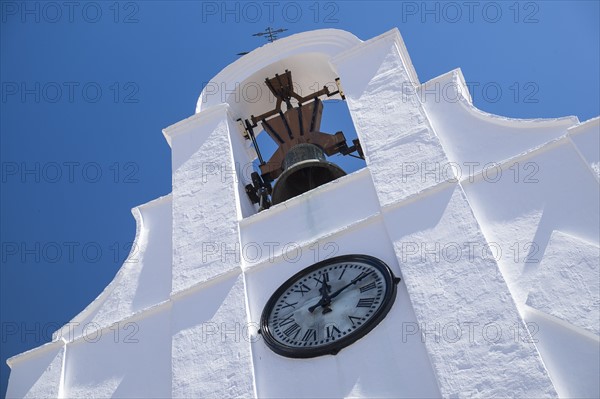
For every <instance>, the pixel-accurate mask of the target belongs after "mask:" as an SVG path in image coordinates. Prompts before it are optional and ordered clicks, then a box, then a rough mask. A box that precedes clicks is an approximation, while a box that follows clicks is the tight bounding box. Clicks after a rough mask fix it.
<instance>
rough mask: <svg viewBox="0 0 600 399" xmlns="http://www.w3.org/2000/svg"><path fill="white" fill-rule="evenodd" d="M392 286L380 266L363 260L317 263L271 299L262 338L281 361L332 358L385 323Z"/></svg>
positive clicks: (359, 257) (393, 293)
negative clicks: (279, 355) (379, 324)
mask: <svg viewBox="0 0 600 399" xmlns="http://www.w3.org/2000/svg"><path fill="white" fill-rule="evenodd" d="M397 280H399V279H396V278H395V277H394V276H393V274H392V272H391V271H390V269H389V267H387V266H386V265H385V264H384V263H383V262H381V261H380V260H378V259H376V258H373V257H369V256H365V255H346V256H342V257H338V258H333V259H329V260H327V261H324V262H320V263H317V264H316V265H313V266H310V267H309V268H307V269H304V270H303V271H301V272H300V273H298V274H296V275H295V276H293V277H292V278H290V279H289V280H288V281H286V282H285V283H284V284H283V285H282V286H281V287H280V288H279V289H278V290H277V291H276V292H275V293H274V294H273V295H272V297H271V299H270V300H269V302H268V303H267V306H265V309H264V311H263V317H262V320H261V332H262V333H263V335H264V337H265V341H266V342H267V345H269V347H271V349H273V350H274V351H275V352H277V353H279V354H282V355H284V356H290V357H313V356H319V355H323V354H327V353H331V354H335V353H337V352H338V351H339V350H340V349H341V348H343V347H345V346H347V345H349V344H351V343H352V342H354V341H356V340H357V339H359V338H360V337H362V336H363V335H364V334H366V333H367V332H369V331H370V330H371V329H373V328H374V327H375V325H377V324H378V323H379V322H380V321H381V320H382V319H383V317H385V315H386V314H387V312H388V311H389V309H390V307H391V305H392V304H393V301H394V299H395V296H396V283H397Z"/></svg>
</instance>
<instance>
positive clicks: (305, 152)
mask: <svg viewBox="0 0 600 399" xmlns="http://www.w3.org/2000/svg"><path fill="white" fill-rule="evenodd" d="M282 167H283V173H282V174H281V176H279V179H277V181H276V182H275V187H273V194H272V195H271V200H272V203H273V205H275V204H279V203H281V202H284V201H286V200H288V199H290V198H293V197H295V196H297V195H300V194H302V193H305V192H307V191H309V190H312V189H313V188H315V187H319V186H321V185H323V184H326V183H329V182H330V181H332V180H335V179H337V178H338V177H342V176H345V175H346V172H344V171H343V170H342V168H340V167H339V166H337V165H336V164H334V163H332V162H329V161H327V160H326V159H325V153H324V152H323V150H322V149H321V148H320V147H318V146H316V145H314V144H308V143H302V144H297V145H295V146H294V147H292V148H291V149H290V150H289V151H288V152H287V154H285V159H284V160H283V164H282Z"/></svg>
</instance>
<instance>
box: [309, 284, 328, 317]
mask: <svg viewBox="0 0 600 399" xmlns="http://www.w3.org/2000/svg"><path fill="white" fill-rule="evenodd" d="M319 292H320V293H321V295H322V296H321V299H320V300H319V302H317V303H316V304H315V305H313V306H311V307H310V308H308V311H309V312H310V313H312V312H314V311H315V309H316V308H318V307H319V306H322V307H323V308H324V310H323V313H329V312H331V309H329V308H328V305H329V303H331V299H330V298H329V284H327V281H326V280H325V278H324V277H323V282H322V283H321V288H320V289H319Z"/></svg>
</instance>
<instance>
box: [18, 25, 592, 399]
mask: <svg viewBox="0 0 600 399" xmlns="http://www.w3.org/2000/svg"><path fill="white" fill-rule="evenodd" d="M286 68H287V69H290V70H291V71H292V72H293V76H294V80H295V82H296V84H297V88H298V90H300V91H307V92H311V91H312V90H313V89H311V86H312V85H314V83H315V82H317V83H319V85H322V84H328V83H330V81H332V79H335V78H337V77H339V78H340V80H341V85H342V87H343V90H344V92H345V95H346V101H347V105H348V108H349V111H350V115H351V117H352V120H353V122H354V125H355V128H356V131H357V134H358V137H359V139H360V141H361V143H362V147H363V149H364V151H365V155H366V164H367V167H366V168H365V169H363V170H359V171H356V172H354V173H352V174H350V175H347V176H344V177H342V178H340V179H338V180H336V181H333V182H331V183H328V184H326V185H323V186H321V187H318V188H317V189H315V190H312V191H309V192H307V193H304V194H302V195H300V196H297V197H295V198H292V199H291V200H289V201H286V202H284V203H281V204H278V205H276V206H274V207H272V208H271V209H268V210H266V211H263V212H261V213H257V206H256V205H252V204H251V203H250V201H249V200H248V198H247V196H246V194H245V191H244V185H245V184H247V183H248V179H249V177H250V176H249V175H250V173H249V172H248V171H249V165H250V166H251V162H252V161H253V160H254V158H255V157H256V154H255V153H254V151H253V150H252V148H251V145H250V143H249V141H248V140H245V139H244V138H243V135H242V133H243V132H242V130H241V129H240V126H239V124H238V123H237V122H236V120H237V119H238V118H241V117H244V118H247V117H249V116H250V115H251V114H259V113H262V112H264V111H266V110H268V109H271V108H272V103H271V102H269V100H268V98H269V96H265V98H261V99H260V100H259V101H254V102H248V101H243V100H240V99H243V98H244V95H248V93H247V92H246V93H244V90H246V89H247V88H248V87H255V88H256V89H257V90H258V91H259V92H260V91H265V90H266V88H265V87H264V79H265V78H266V77H270V76H272V75H273V74H274V73H280V72H281V73H283V71H284V70H285V69H286ZM241 83H244V84H243V85H241ZM436 90H440V93H437V94H436ZM599 126H600V119H598V118H596V119H593V120H590V121H587V122H584V123H579V121H578V120H577V118H575V117H565V118H557V119H535V120H519V119H510V118H505V117H502V116H498V115H491V114H488V113H485V112H482V111H480V110H478V109H476V108H475V107H474V106H473V104H472V102H471V99H470V96H469V94H468V90H467V88H466V85H465V83H464V78H463V76H462V72H461V71H460V70H459V69H458V70H454V71H450V72H448V73H447V74H445V75H443V76H440V77H438V78H436V79H433V80H431V81H430V82H427V83H424V84H421V83H420V82H419V80H418V78H417V74H416V72H415V71H414V68H413V67H412V64H411V61H410V58H409V56H408V53H407V52H406V48H405V46H404V43H403V42H402V38H401V37H400V35H399V32H398V31H397V30H392V31H389V32H387V33H385V34H383V35H381V36H378V37H375V38H373V39H370V40H368V41H364V42H362V41H360V40H359V39H358V38H356V37H355V36H354V35H352V34H350V33H348V32H343V31H339V30H335V29H326V30H320V31H313V32H305V33H301V34H297V35H292V36H290V37H287V38H284V39H280V40H278V41H276V42H274V43H271V44H267V45H265V46H263V47H261V48H259V49H257V50H255V51H253V52H251V53H250V54H248V55H246V56H244V57H242V58H240V59H239V60H238V61H236V62H234V63H233V64H231V65H230V66H228V67H226V68H225V69H224V70H223V71H221V72H220V73H219V74H218V75H217V76H216V77H214V78H213V79H212V80H211V81H210V82H208V84H207V85H206V88H205V90H204V91H203V93H202V94H201V96H200V98H199V100H198V104H197V108H196V114H195V115H193V116H191V117H189V118H187V119H185V120H183V121H181V122H178V123H176V124H175V125H172V126H170V127H168V128H166V129H165V130H164V132H163V133H164V135H165V138H166V140H167V142H168V143H169V145H170V146H171V148H172V166H173V179H172V183H173V190H172V193H171V194H170V195H168V196H166V197H162V198H159V199H157V200H155V201H152V202H149V203H147V204H144V205H142V206H140V207H137V208H135V209H134V210H133V214H134V217H135V219H136V222H137V232H136V237H135V243H134V246H133V249H132V251H131V253H130V255H129V257H128V259H127V260H126V261H125V263H124V264H123V266H122V267H121V269H120V270H119V272H118V273H117V275H116V276H115V278H114V280H113V281H112V282H111V283H110V284H109V285H108V286H107V288H106V289H105V290H104V292H103V293H102V294H101V295H100V296H99V297H98V298H97V299H96V300H95V301H94V302H92V303H91V304H90V305H89V306H88V307H86V308H85V309H84V310H83V311H82V312H81V313H80V314H79V315H78V316H76V317H75V318H74V319H73V320H72V321H71V323H69V324H68V325H66V326H64V327H63V328H61V329H60V330H59V331H57V332H56V333H55V334H54V336H53V341H52V342H51V343H48V344H46V345H43V346H41V347H39V348H36V349H33V350H31V351H29V352H26V353H23V354H20V355H18V356H15V357H13V358H11V359H9V361H8V363H9V365H10V367H11V369H12V371H11V376H10V380H9V388H8V396H9V397H60V398H73V397H146V396H147V397H214V398H228V397H238V398H242V397H243V398H247V397H260V398H263V397H272V398H297V397H331V398H339V397H367V398H375V397H389V398H399V397H410V398H414V397H422V398H432V397H445V398H462V397H485V398H488V397H523V398H532V397H536V398H541V397H557V396H558V397H573V398H597V397H598V396H600V383H599V382H598V378H597V377H598V374H599V372H600V370H599V367H600V366H599V365H598V364H599V360H600V350H599V345H598V343H599V342H600V335H599V330H600V328H599V326H598V317H599V308H598V304H599V303H600V298H599V295H600V294H599V286H598V281H599V278H600V271H599V265H598V263H599V259H598V246H599V238H600V237H599V234H600V233H599V226H600V211H599V209H600V198H599V175H598V164H599V158H600V155H599V152H600V150H599V149H598V144H599V143H600V139H599V137H600V130H599ZM250 170H251V168H250ZM344 254H367V255H371V256H375V257H377V258H379V259H381V260H383V261H384V262H385V263H387V264H388V265H389V266H390V268H391V269H392V271H393V273H394V274H395V275H396V276H398V277H401V278H402V281H401V282H400V283H399V285H398V295H397V298H396V301H395V303H394V305H393V307H392V308H391V310H390V312H389V313H388V315H387V317H386V318H385V319H384V320H383V321H382V322H381V323H380V324H379V325H378V326H377V327H375V328H374V329H373V330H372V331H371V332H369V333H368V334H367V335H365V336H364V337H362V338H361V339H359V340H358V341H356V342H355V343H353V344H352V345H350V346H349V347H346V348H344V349H343V350H341V351H340V352H339V353H338V354H337V355H335V356H334V355H326V356H321V357H317V358H313V359H290V358H286V357H282V356H279V355H277V354H275V353H274V352H273V351H271V350H270V349H269V348H268V347H267V345H266V344H265V343H264V341H263V340H262V338H261V335H260V334H258V332H257V327H258V322H259V320H260V316H261V313H262V310H263V308H264V306H265V303H266V302H267V300H268V299H269V297H270V296H271V294H272V293H273V292H274V291H275V290H276V289H277V287H279V286H280V285H281V284H282V283H283V282H284V281H286V280H287V279H288V278H289V277H290V276H292V275H293V274H295V273H297V272H298V271H300V270H302V269H303V268H305V267H308V266H310V265H312V264H314V263H315V262H318V261H320V260H323V259H327V258H330V257H332V256H338V255H344Z"/></svg>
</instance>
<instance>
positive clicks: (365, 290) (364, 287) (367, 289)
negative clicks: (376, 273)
mask: <svg viewBox="0 0 600 399" xmlns="http://www.w3.org/2000/svg"><path fill="white" fill-rule="evenodd" d="M375 287H376V284H375V281H373V282H371V283H369V284H367V285H364V286H362V287H360V292H361V293H363V292H367V291H369V290H372V289H373V288H375Z"/></svg>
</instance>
